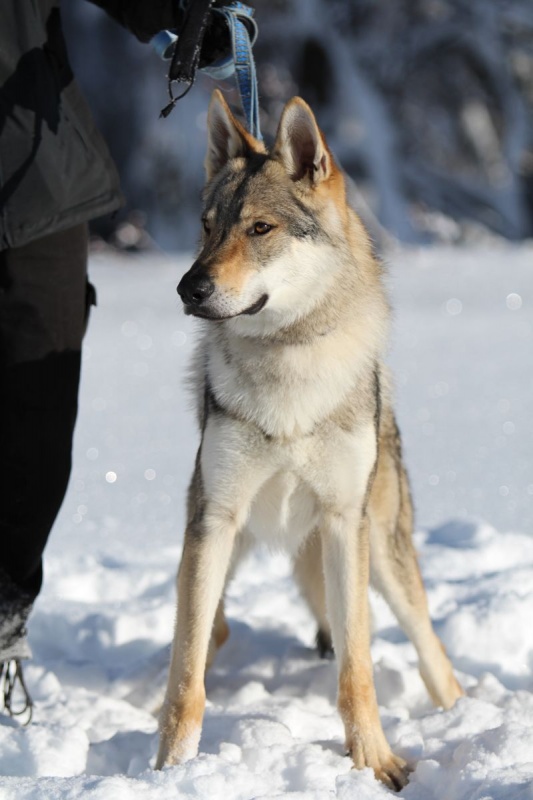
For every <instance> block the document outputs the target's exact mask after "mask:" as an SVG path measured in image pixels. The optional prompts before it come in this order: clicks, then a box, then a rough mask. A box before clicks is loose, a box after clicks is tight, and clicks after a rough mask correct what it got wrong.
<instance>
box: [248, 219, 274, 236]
mask: <svg viewBox="0 0 533 800" xmlns="http://www.w3.org/2000/svg"><path fill="white" fill-rule="evenodd" d="M271 230H272V225H269V224H268V222H256V223H254V227H253V228H252V230H251V233H252V234H254V235H255V236H264V235H265V233H268V232H269V231H271Z"/></svg>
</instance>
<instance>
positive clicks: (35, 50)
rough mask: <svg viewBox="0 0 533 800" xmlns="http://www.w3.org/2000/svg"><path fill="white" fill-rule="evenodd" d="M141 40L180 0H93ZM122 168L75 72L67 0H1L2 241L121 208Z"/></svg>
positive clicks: (10, 242)
mask: <svg viewBox="0 0 533 800" xmlns="http://www.w3.org/2000/svg"><path fill="white" fill-rule="evenodd" d="M93 1H94V2H95V3H96V5H99V6H101V7H102V8H104V9H105V10H106V11H107V12H108V13H109V14H110V15H111V16H113V17H114V18H115V19H116V20H117V21H118V22H120V23H121V24H123V25H124V26H125V27H127V28H129V29H130V30H131V31H132V32H133V33H134V34H135V35H136V36H137V37H138V38H139V39H141V41H147V40H148V39H150V38H151V36H153V35H154V34H155V33H156V32H157V31H159V30H161V29H162V28H167V27H175V25H176V18H175V17H176V14H177V13H178V12H177V11H176V8H177V7H178V3H177V2H176V0H93ZM121 202H122V196H121V193H120V188H119V180H118V175H117V172H116V169H115V167H114V165H113V162H112V161H111V158H110V156H109V153H108V151H107V147H106V145H105V143H104V141H103V140H102V137H101V136H100V134H99V133H98V131H97V130H96V128H95V125H94V122H93V120H92V118H91V114H90V111H89V109H88V106H87V104H86V102H85V100H84V99H83V96H82V94H81V92H80V89H79V87H78V86H77V84H76V81H75V80H74V77H73V75H72V71H71V68H70V65H69V62H68V56H67V50H66V47H65V43H64V39H63V34H62V29H61V17H60V11H59V0H1V2H0V250H2V249H5V248H7V247H17V246H20V245H23V244H25V243H26V242H29V241H31V240H32V239H36V238H38V237H40V236H44V235H46V234H48V233H53V232H55V231H58V230H61V229H64V228H68V227H71V226H73V225H76V224H78V223H80V222H84V221H86V220H89V219H93V218H94V217H98V216H101V215H102V214H105V213H107V212H109V211H113V210H114V209H116V208H118V207H119V206H120V205H121Z"/></svg>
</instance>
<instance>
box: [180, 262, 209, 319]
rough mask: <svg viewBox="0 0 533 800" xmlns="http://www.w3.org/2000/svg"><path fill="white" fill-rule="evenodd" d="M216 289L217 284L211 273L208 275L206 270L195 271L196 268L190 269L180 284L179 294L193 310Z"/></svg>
mask: <svg viewBox="0 0 533 800" xmlns="http://www.w3.org/2000/svg"><path fill="white" fill-rule="evenodd" d="M214 291H215V284H214V283H213V281H212V280H211V278H210V277H209V275H206V274H205V272H204V273H199V272H196V273H195V271H194V269H190V270H189V272H187V273H186V274H185V275H184V276H183V278H182V279H181V281H180V282H179V284H178V294H179V296H180V297H181V299H182V300H183V302H184V304H185V305H186V306H189V307H190V308H191V310H194V309H196V308H198V307H199V306H201V305H202V303H203V302H204V301H205V300H207V298H208V297H211V295H212V294H213V292H214ZM193 313H194V311H193Z"/></svg>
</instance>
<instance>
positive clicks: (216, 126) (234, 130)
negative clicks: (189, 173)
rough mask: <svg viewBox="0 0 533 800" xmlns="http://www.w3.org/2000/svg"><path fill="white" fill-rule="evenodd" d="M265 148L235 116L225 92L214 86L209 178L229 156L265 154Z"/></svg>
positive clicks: (209, 126)
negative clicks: (223, 93) (225, 98)
mask: <svg viewBox="0 0 533 800" xmlns="http://www.w3.org/2000/svg"><path fill="white" fill-rule="evenodd" d="M264 152H265V147H264V145H263V144H262V143H261V142H259V141H258V140H257V139H256V138H255V137H254V136H252V135H251V134H250V133H248V131H247V130H246V129H245V128H244V126H243V125H241V123H240V122H239V121H238V120H236V119H235V117H234V116H233V114H232V113H231V111H230V109H229V106H228V104H227V103H226V101H225V100H224V97H223V95H222V92H221V91H220V90H219V89H215V91H214V92H213V94H212V96H211V102H210V103H209V110H208V112H207V153H206V156H205V161H204V166H205V171H206V174H207V180H208V181H210V180H211V178H214V176H215V175H216V174H217V173H218V172H220V170H221V169H222V168H223V167H224V166H225V165H226V164H227V162H228V161H229V160H230V158H238V157H239V156H247V155H250V153H264Z"/></svg>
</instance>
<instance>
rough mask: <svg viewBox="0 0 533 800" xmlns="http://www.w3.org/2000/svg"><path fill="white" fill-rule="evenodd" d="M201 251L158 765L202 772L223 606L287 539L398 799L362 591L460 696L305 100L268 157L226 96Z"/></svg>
mask: <svg viewBox="0 0 533 800" xmlns="http://www.w3.org/2000/svg"><path fill="white" fill-rule="evenodd" d="M205 167H206V172H207V185H206V188H205V193H204V212H203V217H202V221H203V235H202V243H201V249H200V254H199V256H198V258H197V260H196V261H195V262H194V264H193V265H192V267H191V268H190V270H189V271H188V272H187V273H186V274H185V275H184V276H183V278H182V279H181V281H180V283H179V286H178V293H179V295H180V297H181V299H182V301H183V303H184V306H185V312H186V313H187V314H193V315H194V316H196V317H201V318H202V319H203V320H206V322H205V323H203V324H204V326H205V328H204V330H203V335H202V338H201V342H200V346H199V350H198V352H197V354H196V360H195V376H196V388H197V396H198V412H199V424H200V429H201V442H200V447H199V450H198V455H197V458H196V466H195V469H194V474H193V477H192V481H191V484H190V489H189V496H188V510H187V527H186V532H185V542H184V547H183V555H182V560H181V566H180V569H179V573H178V610H177V623H176V631H175V637H174V644H173V649H172V658H171V666H170V675H169V681H168V688H167V693H166V697H165V701H164V704H163V709H162V713H161V721H160V747H159V754H158V759H157V765H156V766H157V768H161V767H163V766H165V765H170V764H177V763H181V762H183V761H186V760H188V759H190V758H192V757H194V756H195V755H196V753H197V750H198V744H199V740H200V732H201V726H202V718H203V713H204V707H205V686H204V673H205V669H206V666H207V665H208V664H209V663H210V661H211V659H212V658H213V656H214V653H215V652H216V649H217V648H218V647H219V646H220V645H221V644H222V643H223V642H224V641H225V639H226V638H227V636H228V627H227V624H226V620H225V617H224V605H223V594H224V588H225V586H226V583H227V581H228V579H229V577H231V575H232V574H233V572H234V570H235V568H236V565H237V563H238V561H239V560H240V559H241V557H242V555H243V553H244V552H246V550H247V549H248V547H249V546H250V544H251V543H252V542H253V541H254V540H259V541H266V542H270V543H275V544H282V545H283V546H285V547H286V548H287V549H288V551H289V552H290V554H291V555H292V558H293V562H294V575H295V578H296V581H297V582H298V584H299V587H300V589H301V592H302V595H303V597H304V598H305V600H306V601H307V603H308V605H309V608H310V609H311V611H312V613H313V614H314V616H315V617H316V620H317V623H318V637H317V641H318V643H319V645H320V647H321V648H322V649H325V648H327V647H328V645H329V643H330V642H331V643H332V646H333V649H334V652H335V656H336V659H337V665H338V708H339V712H340V715H341V718H342V721H343V723H344V728H345V733H346V748H347V750H348V752H349V753H350V754H351V757H352V759H353V762H354V765H355V766H356V767H358V768H362V767H367V766H369V767H372V769H373V770H374V772H375V775H376V776H377V777H378V778H379V779H381V780H382V781H383V782H384V783H385V784H386V785H388V786H389V787H390V788H393V789H400V788H401V787H402V786H404V785H405V784H406V782H407V773H408V768H407V765H406V763H405V762H404V761H403V760H402V759H401V758H399V757H398V756H396V755H394V754H393V753H392V752H391V749H390V747H389V744H388V742H387V740H386V738H385V735H384V733H383V729H382V726H381V722H380V718H379V712H378V706H377V701H376V694H375V689H374V682H373V674H372V663H371V657H370V632H369V611H368V586H369V582H370V580H371V581H372V583H373V585H374V586H375V587H376V588H377V589H378V591H380V592H381V593H382V595H383V596H384V597H385V599H386V600H387V602H388V603H389V605H390V606H391V608H392V610H393V611H394V613H395V614H396V616H397V618H398V621H399V623H400V625H401V626H402V628H403V629H404V631H405V632H406V634H407V635H408V636H409V637H410V639H411V640H412V642H413V644H414V646H415V648H416V650H417V652H418V656H419V663H420V673H421V675H422V678H423V680H424V682H425V684H426V686H427V689H428V691H429V694H430V695H431V697H432V699H433V700H434V702H435V703H436V704H437V705H439V706H443V707H444V708H450V706H452V705H453V703H454V702H455V700H456V699H457V698H458V697H459V696H460V695H461V694H462V690H461V688H460V686H459V684H458V683H457V681H456V679H455V677H454V674H453V671H452V667H451V664H450V662H449V660H448V658H447V656H446V654H445V652H444V648H443V647H442V645H441V643H440V641H439V639H438V638H437V636H436V634H435V633H434V631H433V628H432V625H431V621H430V618H429V614H428V607H427V600H426V595H425V591H424V587H423V584H422V580H421V577H420V571H419V568H418V563H417V558H416V554H415V550H414V547H413V542H412V528H413V512H412V505H411V498H410V491H409V484H408V479H407V474H406V471H405V468H404V465H403V462H402V454H401V443H400V435H399V431H398V428H397V426H396V422H395V418H394V414H393V411H392V405H391V392H390V388H389V384H390V381H389V378H388V377H387V371H386V369H385V367H384V365H383V362H382V358H383V352H384V349H385V346H386V341H387V332H388V326H389V316H390V312H389V307H388V303H387V300H386V297H385V292H384V287H383V276H382V267H381V265H380V263H379V262H378V260H377V259H376V258H375V257H374V255H373V251H372V247H371V244H370V241H369V237H368V235H367V233H366V231H365V229H364V227H363V225H362V223H361V221H360V219H359V218H358V216H357V215H356V214H355V212H354V211H353V210H352V209H351V208H350V207H349V206H348V205H347V201H346V192H345V183H344V177H343V173H342V171H341V170H340V169H339V168H338V166H337V165H336V164H335V161H334V159H333V156H332V154H331V152H330V150H329V148H328V145H327V143H326V141H325V138H324V136H323V134H322V132H321V131H320V130H319V128H318V126H317V123H316V120H315V117H314V116H313V113H312V111H311V109H310V108H309V107H308V106H307V104H306V103H305V102H304V101H303V100H301V99H300V98H298V97H295V98H293V99H292V100H291V101H290V102H289V103H288V104H287V105H286V106H285V109H284V110H283V113H282V116H281V121H280V124H279V128H278V133H277V137H276V140H275V144H274V147H273V149H272V151H271V152H270V153H268V152H267V151H266V149H265V147H264V145H263V144H262V143H261V142H259V141H258V140H256V139H255V138H253V137H252V136H251V135H250V134H249V133H248V132H247V131H246V130H245V128H244V127H243V126H242V125H241V124H240V123H239V122H238V121H237V120H236V119H235V118H234V116H233V115H232V113H231V111H230V110H229V108H228V106H227V104H226V102H225V100H224V98H223V97H222V95H221V94H220V92H218V91H215V93H214V95H213V98H212V100H211V103H210V107H209V113H208V151H207V156H206V161H205Z"/></svg>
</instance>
